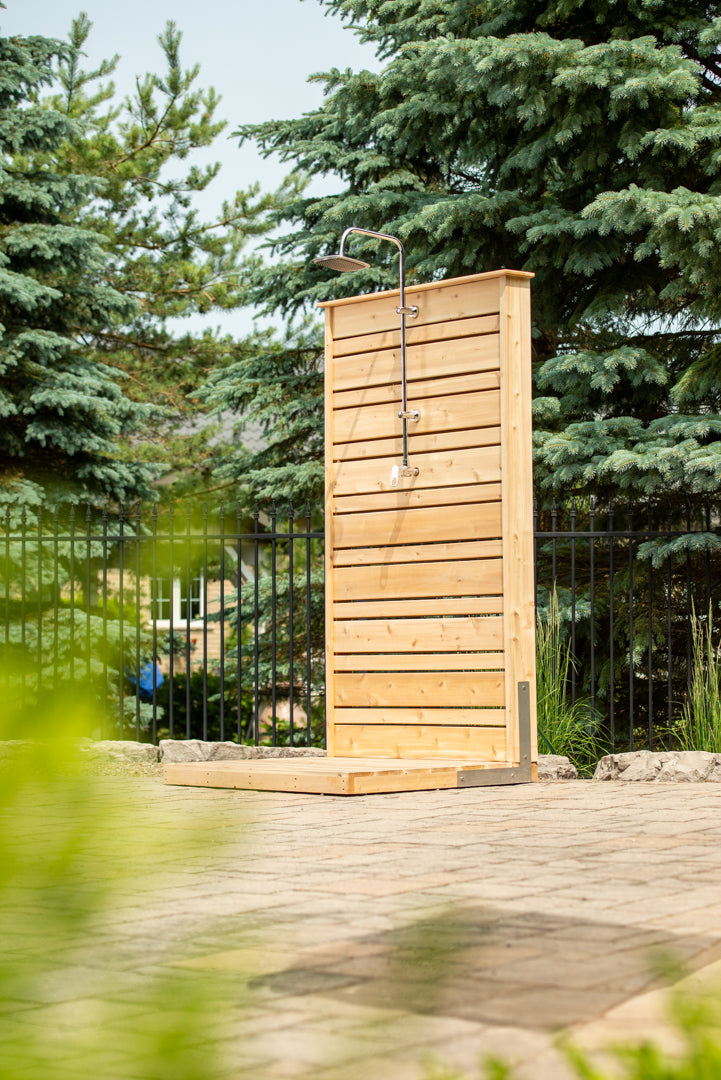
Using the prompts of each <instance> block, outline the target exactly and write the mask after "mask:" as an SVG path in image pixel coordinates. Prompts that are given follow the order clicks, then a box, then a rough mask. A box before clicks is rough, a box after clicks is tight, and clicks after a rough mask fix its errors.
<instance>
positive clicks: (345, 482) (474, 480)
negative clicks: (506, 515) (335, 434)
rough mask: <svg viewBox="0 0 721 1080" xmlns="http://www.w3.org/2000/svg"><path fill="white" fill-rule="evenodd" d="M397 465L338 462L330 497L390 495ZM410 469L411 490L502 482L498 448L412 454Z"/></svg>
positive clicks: (379, 461)
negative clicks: (412, 474) (412, 473)
mask: <svg viewBox="0 0 721 1080" xmlns="http://www.w3.org/2000/svg"><path fill="white" fill-rule="evenodd" d="M397 464H398V460H397V458H396V457H387V458H370V459H369V460H367V461H365V460H361V461H337V462H335V464H334V465H333V493H334V495H355V494H362V493H364V492H372V491H390V490H392V489H391V469H392V468H393V466H394V465H397ZM411 465H415V466H417V468H418V469H419V475H418V476H415V477H409V478H408V479H406V480H404V484H405V485H406V486H408V487H413V488H423V487H445V486H446V485H449V486H450V485H457V484H480V483H484V482H497V481H499V480H500V479H501V448H500V446H480V447H477V448H476V447H474V448H473V449H471V450H439V451H437V452H433V453H429V454H414V455H413V457H412V460H411Z"/></svg>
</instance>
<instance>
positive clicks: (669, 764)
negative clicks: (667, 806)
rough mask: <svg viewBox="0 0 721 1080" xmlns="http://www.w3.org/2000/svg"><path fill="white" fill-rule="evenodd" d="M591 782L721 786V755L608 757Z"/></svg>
mask: <svg viewBox="0 0 721 1080" xmlns="http://www.w3.org/2000/svg"><path fill="white" fill-rule="evenodd" d="M593 779H594V780H629V781H641V782H646V783H648V782H653V783H704V782H709V781H711V782H716V783H721V754H707V753H705V752H704V751H703V750H686V751H681V750H671V751H662V752H659V753H654V752H653V751H651V750H636V751H633V752H631V753H626V754H607V755H606V757H602V758H601V760H600V761H599V762H598V765H597V766H596V772H595V773H594V777H593Z"/></svg>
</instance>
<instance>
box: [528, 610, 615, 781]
mask: <svg viewBox="0 0 721 1080" xmlns="http://www.w3.org/2000/svg"><path fill="white" fill-rule="evenodd" d="M574 664H575V659H574V657H573V656H572V655H571V646H570V644H569V643H568V642H567V641H564V640H563V635H562V628H561V615H560V611H559V608H558V597H557V595H556V592H555V590H554V591H553V592H552V593H551V594H550V597H549V604H548V609H547V612H546V613H545V615H542V616H540V617H539V619H538V622H537V625H536V702H537V710H538V735H539V747H538V748H539V750H540V752H541V753H549V754H560V755H562V756H564V757H567V758H569V760H570V761H572V762H573V764H574V765H575V766H576V768H577V769H578V771H579V773H580V774H587V773H588V772H589V771H590V770H591V768H592V767H593V765H594V764H595V762H596V761H597V760H598V758H599V757H600V756H601V754H602V753H603V750H602V748H601V745H600V742H599V739H598V726H599V725H598V717H597V716H596V714H595V712H594V710H593V709H592V708H591V705H590V703H589V701H588V699H587V698H577V699H576V700H575V701H571V700H569V695H568V682H569V674H570V671H571V667H572V665H574Z"/></svg>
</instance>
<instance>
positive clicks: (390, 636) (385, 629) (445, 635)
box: [334, 616, 504, 667]
mask: <svg viewBox="0 0 721 1080" xmlns="http://www.w3.org/2000/svg"><path fill="white" fill-rule="evenodd" d="M334 640H335V646H336V653H347V652H354V653H377V652H386V653H399V652H413V651H414V650H416V651H417V652H418V653H419V654H420V653H421V652H424V653H426V652H460V653H467V652H473V651H477V650H481V649H502V648H503V641H504V636H503V619H502V618H501V617H499V616H488V617H486V618H475V619H474V618H470V617H469V618H459V619H356V620H352V619H349V620H342V621H338V622H336V624H335V628H334ZM500 666H501V667H502V666H503V665H500Z"/></svg>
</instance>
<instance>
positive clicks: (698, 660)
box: [678, 605, 721, 754]
mask: <svg viewBox="0 0 721 1080" xmlns="http://www.w3.org/2000/svg"><path fill="white" fill-rule="evenodd" d="M720 665H721V643H719V645H717V646H716V647H714V644H713V621H712V613H711V606H710V605H709V610H708V615H707V616H705V617H704V618H699V617H698V616H697V615H696V611H695V610H694V611H692V613H691V670H690V671H689V686H688V696H687V698H686V701H685V702H684V705H683V714H682V718H681V722H680V724H679V727H678V740H679V743H680V744H681V747H682V748H683V749H684V750H706V751H707V752H708V753H711V754H721V666H720Z"/></svg>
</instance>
